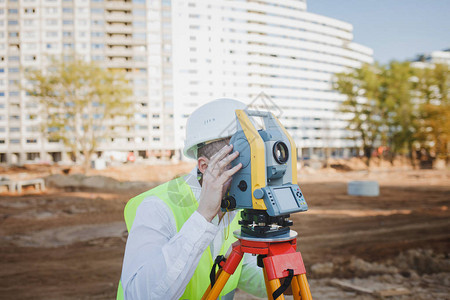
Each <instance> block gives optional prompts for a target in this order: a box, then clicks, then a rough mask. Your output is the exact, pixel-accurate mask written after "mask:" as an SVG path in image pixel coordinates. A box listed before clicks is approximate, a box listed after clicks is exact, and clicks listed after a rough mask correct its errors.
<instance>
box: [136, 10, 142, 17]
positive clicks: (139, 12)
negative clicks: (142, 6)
mask: <svg viewBox="0 0 450 300" xmlns="http://www.w3.org/2000/svg"><path fill="white" fill-rule="evenodd" d="M133 15H135V16H142V17H144V16H145V10H133Z"/></svg>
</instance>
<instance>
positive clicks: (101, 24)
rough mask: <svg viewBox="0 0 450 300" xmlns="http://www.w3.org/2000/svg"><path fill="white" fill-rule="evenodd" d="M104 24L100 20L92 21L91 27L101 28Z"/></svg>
mask: <svg viewBox="0 0 450 300" xmlns="http://www.w3.org/2000/svg"><path fill="white" fill-rule="evenodd" d="M104 24H105V22H103V21H102V20H92V21H91V25H93V26H103V25H104Z"/></svg>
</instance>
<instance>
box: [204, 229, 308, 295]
mask: <svg viewBox="0 0 450 300" xmlns="http://www.w3.org/2000/svg"><path fill="white" fill-rule="evenodd" d="M234 236H235V237H236V238H237V239H238V241H236V242H235V243H234V244H233V245H232V251H231V254H230V256H229V257H228V259H226V260H225V259H224V258H223V257H220V256H219V257H218V258H216V261H215V263H216V264H218V265H219V266H220V267H221V268H220V269H219V272H218V273H217V275H215V274H211V284H210V285H209V287H208V289H207V290H206V291H205V293H204V295H203V297H202V300H213V299H214V300H215V299H217V297H218V296H219V294H220V292H221V291H222V289H223V287H224V286H225V284H226V283H227V281H228V279H229V278H230V276H231V275H232V274H233V273H234V271H235V270H236V268H237V266H238V265H239V262H240V261H241V260H242V257H243V255H244V253H251V254H254V255H258V266H259V267H261V268H263V273H264V280H265V283H266V291H267V296H268V298H269V299H270V300H275V299H284V296H283V292H284V291H285V290H286V289H287V288H288V287H289V285H292V293H293V295H294V299H296V300H297V299H298V300H300V299H301V300H312V297H311V292H310V290H309V285H308V281H307V279H306V270H305V265H304V264H303V259H302V255H301V254H300V252H296V251H295V250H296V246H297V242H296V236H297V232H295V231H293V230H291V231H289V235H288V236H282V237H271V238H258V237H251V236H243V235H242V234H241V232H240V231H239V230H237V231H235V232H234ZM213 270H215V266H214V267H213ZM281 278H285V280H284V282H283V284H281V282H280V279H281ZM211 286H212V288H211Z"/></svg>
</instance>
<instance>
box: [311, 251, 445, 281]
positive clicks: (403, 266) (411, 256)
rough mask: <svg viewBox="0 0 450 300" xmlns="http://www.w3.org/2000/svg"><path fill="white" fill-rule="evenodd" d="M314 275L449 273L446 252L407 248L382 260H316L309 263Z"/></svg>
mask: <svg viewBox="0 0 450 300" xmlns="http://www.w3.org/2000/svg"><path fill="white" fill-rule="evenodd" d="M311 272H312V275H313V277H315V278H324V277H330V276H333V277H335V276H336V274H339V275H340V277H342V278H349V277H358V278H364V277H369V276H373V275H384V274H402V275H404V276H405V277H409V276H413V274H415V275H424V274H433V273H442V272H445V273H449V274H450V257H449V254H448V253H447V254H437V253H434V251H433V250H431V249H410V250H408V251H405V252H402V253H400V254H399V255H398V256H397V257H395V258H394V259H388V260H386V261H383V262H367V261H365V260H363V259H361V258H358V257H354V256H352V257H350V258H345V259H343V258H336V259H334V260H333V261H332V262H325V263H316V264H314V265H312V266H311Z"/></svg>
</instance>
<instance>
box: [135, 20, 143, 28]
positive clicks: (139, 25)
mask: <svg viewBox="0 0 450 300" xmlns="http://www.w3.org/2000/svg"><path fill="white" fill-rule="evenodd" d="M133 26H136V27H139V28H145V22H142V21H136V22H133Z"/></svg>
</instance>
